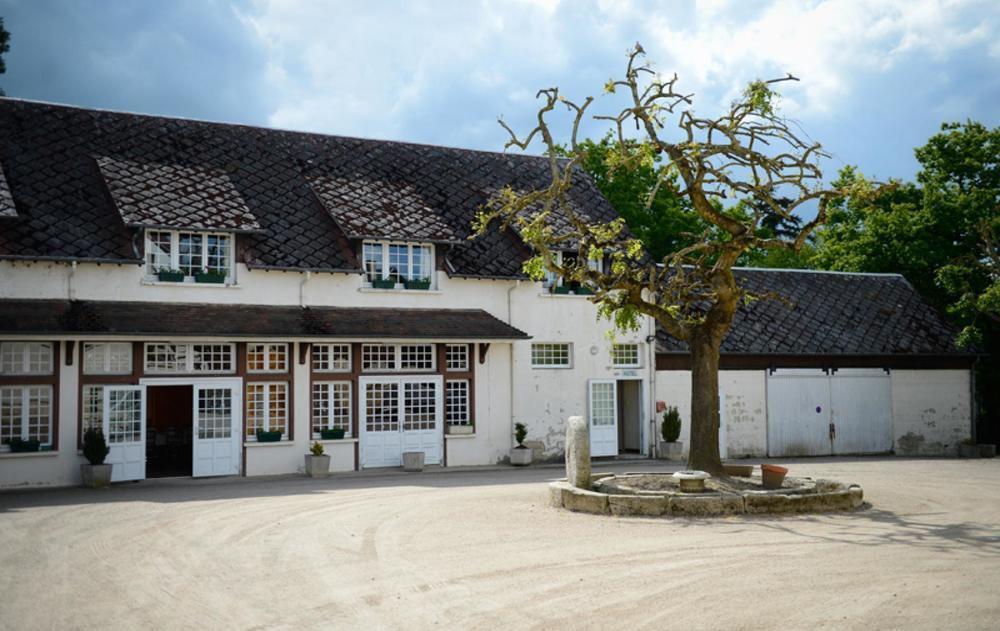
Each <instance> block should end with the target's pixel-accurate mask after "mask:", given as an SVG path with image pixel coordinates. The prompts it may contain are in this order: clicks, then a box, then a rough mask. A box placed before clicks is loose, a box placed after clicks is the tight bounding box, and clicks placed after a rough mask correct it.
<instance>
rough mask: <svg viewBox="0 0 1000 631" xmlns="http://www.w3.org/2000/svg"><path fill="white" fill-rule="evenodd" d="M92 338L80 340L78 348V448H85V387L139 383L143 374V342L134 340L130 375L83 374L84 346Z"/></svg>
mask: <svg viewBox="0 0 1000 631" xmlns="http://www.w3.org/2000/svg"><path fill="white" fill-rule="evenodd" d="M89 341H90V340H80V343H79V344H77V348H79V349H80V356H79V358H78V359H77V362H76V364H77V373H76V374H77V387H76V448H77V449H83V387H84V386H87V385H132V386H134V385H138V384H139V379H141V378H142V375H143V349H144V347H143V342H132V372H131V374H128V375H85V374H83V363H84V362H83V346H84V344H87V343H88V342H89Z"/></svg>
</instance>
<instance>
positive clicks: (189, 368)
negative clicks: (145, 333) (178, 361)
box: [142, 342, 237, 375]
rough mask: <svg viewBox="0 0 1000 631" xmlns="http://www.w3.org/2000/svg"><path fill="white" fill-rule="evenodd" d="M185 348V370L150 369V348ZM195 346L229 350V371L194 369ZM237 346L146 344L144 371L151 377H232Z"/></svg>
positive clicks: (220, 344)
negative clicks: (167, 346)
mask: <svg viewBox="0 0 1000 631" xmlns="http://www.w3.org/2000/svg"><path fill="white" fill-rule="evenodd" d="M161 345H170V346H183V347H185V351H184V353H185V357H184V368H183V369H181V370H164V369H157V368H150V366H149V347H150V346H161ZM195 346H225V347H228V348H229V358H230V362H229V364H230V368H229V370H195V369H194V362H195V359H194V347H195ZM236 362H237V357H236V344H233V343H231V342H146V343H145V344H143V347H142V369H143V372H144V373H146V374H150V375H187V374H191V375H232V374H235V373H236Z"/></svg>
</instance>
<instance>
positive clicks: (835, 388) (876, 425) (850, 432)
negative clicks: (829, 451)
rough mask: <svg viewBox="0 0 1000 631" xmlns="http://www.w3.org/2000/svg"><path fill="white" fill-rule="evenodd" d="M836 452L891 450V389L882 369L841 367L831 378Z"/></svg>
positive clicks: (880, 451)
mask: <svg viewBox="0 0 1000 631" xmlns="http://www.w3.org/2000/svg"><path fill="white" fill-rule="evenodd" d="M830 398H831V410H832V413H833V452H834V453H837V454H877V453H885V452H887V451H889V450H890V449H892V389H891V383H890V378H889V373H887V372H886V371H884V370H882V369H881V368H840V369H838V370H837V371H836V372H835V373H834V374H833V376H832V377H831V378H830Z"/></svg>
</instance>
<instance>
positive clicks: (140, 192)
mask: <svg viewBox="0 0 1000 631" xmlns="http://www.w3.org/2000/svg"><path fill="white" fill-rule="evenodd" d="M97 166H98V167H99V168H100V170H101V175H102V176H104V180H105V182H106V183H107V185H108V190H109V191H110V192H111V199H112V200H114V205H115V208H116V209H117V210H118V213H119V214H120V215H121V216H122V219H123V220H124V221H125V225H127V226H143V227H147V228H181V229H185V228H186V229H200V230H230V231H238V232H246V231H253V230H259V229H260V224H259V223H257V218H256V217H254V216H253V213H252V212H250V209H249V208H247V205H246V203H245V202H244V201H243V198H242V197H240V194H239V193H238V192H237V191H236V188H235V187H234V186H233V183H232V182H231V181H230V180H229V176H227V175H226V174H225V173H224V172H222V171H217V170H214V169H207V168H204V167H201V166H180V165H176V164H156V163H150V162H133V161H131V160H119V159H116V158H109V157H107V156H100V157H98V158H97Z"/></svg>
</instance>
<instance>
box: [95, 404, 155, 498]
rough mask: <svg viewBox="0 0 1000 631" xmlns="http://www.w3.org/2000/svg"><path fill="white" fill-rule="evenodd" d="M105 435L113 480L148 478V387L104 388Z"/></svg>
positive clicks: (106, 460) (107, 459) (107, 462)
mask: <svg viewBox="0 0 1000 631" xmlns="http://www.w3.org/2000/svg"><path fill="white" fill-rule="evenodd" d="M103 420H104V435H105V436H107V439H108V447H109V448H110V451H109V452H108V457H107V458H106V459H105V460H104V462H105V463H106V464H110V465H113V466H112V467H111V481H112V482H122V481H125V480H142V479H144V478H145V477H146V387H145V386H105V387H104V415H103Z"/></svg>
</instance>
